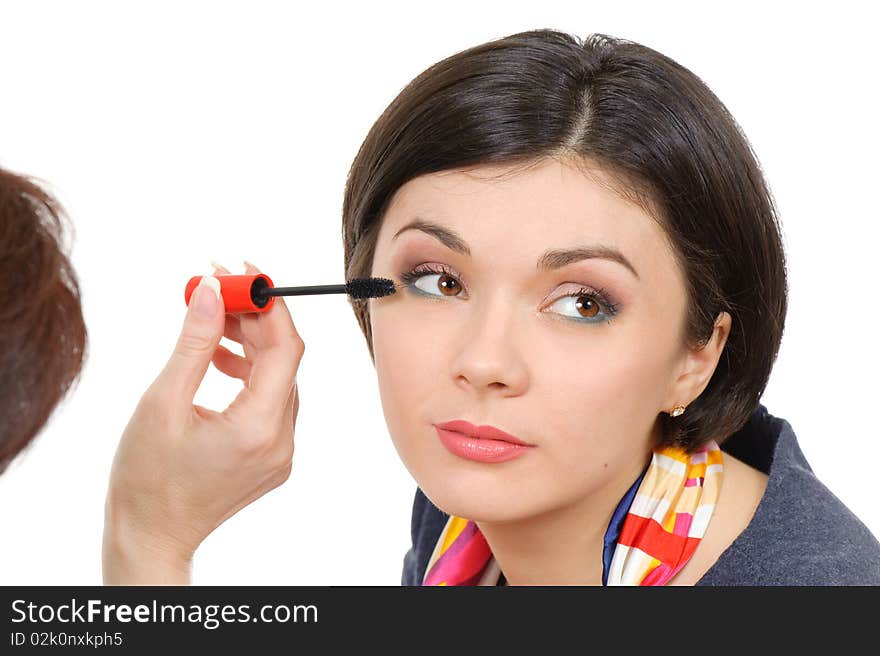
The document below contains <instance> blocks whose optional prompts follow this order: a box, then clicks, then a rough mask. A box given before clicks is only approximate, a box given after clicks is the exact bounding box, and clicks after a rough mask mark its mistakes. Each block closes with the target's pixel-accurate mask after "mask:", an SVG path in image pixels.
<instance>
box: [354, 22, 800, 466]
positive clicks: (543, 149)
mask: <svg viewBox="0 0 880 656" xmlns="http://www.w3.org/2000/svg"><path fill="white" fill-rule="evenodd" d="M547 158H557V159H560V160H563V159H564V160H566V161H571V162H574V163H578V162H586V161H591V162H597V163H598V164H599V166H600V167H601V168H602V169H603V171H604V172H605V173H608V174H610V177H612V178H613V179H614V180H616V182H617V185H616V187H617V189H616V190H617V191H618V192H620V193H621V194H622V195H623V196H625V197H627V198H629V199H630V200H633V201H634V202H636V203H638V204H639V205H640V206H641V207H643V208H644V209H645V211H646V212H647V213H648V214H649V215H650V216H652V218H654V219H655V220H656V221H657V222H658V224H659V225H660V226H661V228H662V229H663V230H664V233H665V234H666V236H667V237H668V239H669V242H670V244H671V245H672V250H673V252H674V255H675V258H676V263H677V264H678V266H679V267H680V269H681V271H682V272H683V274H684V278H685V282H686V285H687V293H688V307H687V310H686V319H685V326H684V338H685V340H686V342H687V343H688V344H691V345H695V346H702V345H705V343H706V341H707V340H708V338H709V337H711V335H712V332H713V328H714V321H715V319H716V318H717V317H718V314H719V312H721V311H722V310H724V311H727V312H728V313H730V315H731V318H732V327H731V331H730V335H729V336H728V339H727V342H726V344H725V347H724V351H723V352H722V355H721V358H720V360H719V362H718V365H717V367H716V368H715V372H714V374H713V376H712V378H711V379H710V381H709V383H708V385H707V386H706V389H704V390H703V392H702V394H700V396H699V397H698V398H696V399H694V400H692V401H691V403H690V404H689V405H688V407H687V411H686V412H685V413H684V414H682V415H680V416H678V417H672V416H671V415H670V414H668V413H666V412H664V413H661V414H660V417H661V426H662V430H663V443H664V444H669V445H679V446H681V447H683V448H685V449H687V450H693V449H695V448H697V447H699V446H700V445H701V444H703V443H705V442H706V441H708V440H709V439H715V440H717V441H718V442H719V443H720V442H722V441H723V440H724V439H726V438H727V437H728V436H730V435H731V434H732V433H734V432H736V431H737V430H739V429H740V428H741V427H742V426H743V425H744V424H745V422H746V421H747V420H748V418H749V417H750V416H751V414H752V412H753V411H754V410H756V408H757V406H758V402H759V400H760V398H761V395H762V393H763V390H764V388H765V386H766V384H767V381H768V378H769V375H770V370H771V368H772V367H773V362H774V360H775V359H776V355H777V352H778V349H779V345H780V341H781V339H782V332H783V327H784V323H785V314H786V307H787V280H786V279H787V276H786V269H785V254H784V252H783V244H782V235H781V229H780V226H779V224H778V221H777V215H776V209H775V206H774V202H773V198H772V196H771V194H770V190H769V188H768V186H767V184H766V182H765V180H764V177H763V175H762V172H761V168H760V166H759V164H758V161H757V157H756V156H755V155H754V153H753V152H752V149H751V146H750V144H749V142H748V140H747V139H746V137H745V135H744V134H743V133H742V131H741V129H740V127H739V125H738V124H737V123H736V121H735V120H734V118H733V117H732V116H731V115H730V113H729V112H728V110H727V108H726V107H725V106H724V104H723V103H722V102H721V101H720V100H719V99H718V98H717V97H716V96H715V94H713V93H712V91H711V90H710V89H709V88H708V87H707V86H706V84H705V83H704V82H703V81H702V80H700V79H699V78H698V77H697V76H696V75H695V74H694V73H692V72H691V71H690V70H688V69H687V68H685V67H684V66H682V65H680V64H678V63H676V62H675V61H673V60H672V59H670V58H669V57H667V56H665V55H663V54H661V53H659V52H657V51H655V50H652V49H651V48H648V47H646V46H643V45H640V44H638V43H635V42H632V41H628V40H625V39H619V38H615V37H611V36H607V35H604V34H592V35H590V36H588V37H587V38H586V39H585V40H582V39H580V38H579V37H577V36H573V35H569V34H566V33H564V32H559V31H556V30H532V31H528V32H521V33H518V34H513V35H510V36H507V37H504V38H501V39H497V40H494V41H489V42H487V43H484V44H481V45H478V46H474V47H472V48H469V49H467V50H464V51H462V52H459V53H456V54H454V55H452V56H450V57H447V58H446V59H444V60H442V61H440V62H438V63H436V64H434V65H433V66H431V67H429V68H428V69H426V70H425V71H424V72H422V73H421V74H419V75H418V76H417V77H416V78H415V79H414V80H412V81H411V82H410V83H409V84H408V85H407V86H406V87H404V89H403V90H402V91H401V92H400V94H399V95H398V96H397V97H396V98H395V99H394V100H393V101H392V102H391V104H390V105H389V106H388V107H387V108H386V109H385V111H384V112H383V113H382V115H381V116H380V117H379V118H378V120H377V121H376V123H375V124H374V125H373V127H372V128H371V129H370V131H369V133H368V134H367V136H366V139H365V140H364V142H363V144H362V145H361V148H360V150H359V151H358V153H357V156H356V157H355V159H354V162H353V163H352V165H351V168H350V170H349V173H348V179H347V181H346V187H345V194H344V198H343V206H342V235H343V242H344V249H345V276H346V280H351V279H352V278H360V277H368V276H369V275H370V273H371V271H372V264H373V254H374V252H375V248H376V239H377V237H378V233H379V227H380V225H381V222H382V217H383V215H384V213H385V211H386V209H387V207H388V206H389V204H390V202H391V200H392V198H393V196H394V194H395V192H396V191H397V190H398V189H399V188H400V187H402V186H403V185H404V184H405V183H406V182H407V181H409V180H411V179H413V178H416V177H418V176H420V175H424V174H428V173H434V172H439V171H445V170H451V169H465V168H468V167H475V166H479V165H481V164H491V165H498V164H510V165H514V166H520V167H522V168H527V166H529V165H530V164H534V163H537V162H540V161H541V160H544V159H547ZM514 228H515V227H514V226H511V229H514ZM348 300H349V302H350V303H351V304H352V307H353V309H354V312H355V316H356V318H357V320H358V323H359V324H360V328H361V330H362V331H363V334H364V336H365V337H366V340H367V346H368V348H369V349H370V357H371V358H373V357H374V356H373V345H372V334H371V333H370V316H369V304H368V303H366V302H364V301H359V300H354V299H351V298H349V299H348Z"/></svg>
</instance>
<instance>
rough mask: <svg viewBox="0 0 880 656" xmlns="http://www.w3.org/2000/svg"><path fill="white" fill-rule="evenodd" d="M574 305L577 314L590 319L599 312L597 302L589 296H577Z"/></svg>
mask: <svg viewBox="0 0 880 656" xmlns="http://www.w3.org/2000/svg"><path fill="white" fill-rule="evenodd" d="M574 306H575V307H576V308H577V311H578V314H579V315H581V316H582V317H584V318H586V319H592V318H593V317H595V316H596V315H597V314H599V304H598V303H596V301H595V300H594V299H592V298H591V297H589V296H578V297H577V302H576V303H575V304H574Z"/></svg>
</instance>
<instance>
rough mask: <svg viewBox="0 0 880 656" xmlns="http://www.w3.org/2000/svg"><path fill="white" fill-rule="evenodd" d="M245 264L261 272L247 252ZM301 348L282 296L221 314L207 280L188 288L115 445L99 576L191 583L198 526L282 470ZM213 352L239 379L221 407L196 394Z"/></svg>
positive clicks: (247, 498) (285, 470)
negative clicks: (159, 361) (238, 348)
mask: <svg viewBox="0 0 880 656" xmlns="http://www.w3.org/2000/svg"><path fill="white" fill-rule="evenodd" d="M215 267H217V265H215ZM246 271H247V273H259V270H258V269H257V268H256V267H254V266H253V265H250V264H248V265H247V268H246ZM217 273H229V272H228V271H227V270H225V269H223V268H222V267H218V268H215V271H214V274H215V275H216V274H217ZM224 335H225V336H226V337H227V338H229V339H231V340H233V341H235V342H238V343H239V344H241V345H242V347H243V348H244V357H242V356H239V355H237V354H235V353H233V352H232V351H230V350H228V349H226V348H225V347H223V346H220V345H219V342H220V338H221V336H224ZM304 350H305V344H304V343H303V341H302V339H301V338H300V336H299V333H297V330H296V327H295V326H294V324H293V320H292V319H291V316H290V313H289V311H288V309H287V306H286V304H285V303H284V301H283V300H282V299H281V298H276V299H275V304H274V306H273V307H272V309H270V310H269V311H267V312H264V313H258V314H240V315H226V313H225V311H224V307H223V299H222V297H221V298H218V297H217V293H215V292H214V291H213V290H212V289H211V287H210V286H208V285H206V284H205V285H200V286H199V287H198V288H197V289H196V290H195V291H194V292H193V296H192V298H191V299H190V304H189V307H188V309H187V313H186V318H185V320H184V324H183V330H182V332H181V334H180V337H179V339H178V341H177V345H176V346H175V348H174V352H173V353H172V354H171V358H170V359H169V360H168V363H167V364H166V365H165V368H164V369H163V370H162V372H161V373H160V374H159V376H158V377H157V378H156V379H155V381H153V383H152V384H151V385H150V387H149V388H148V389H147V391H146V392H145V393H144V395H143V396H142V397H141V399H140V402H139V403H138V406H137V408H136V409H135V411H134V414H133V415H132V417H131V420H130V421H129V423H128V426H126V428H125V431H124V432H123V434H122V438H121V439H120V442H119V446H118V448H117V451H116V456H115V459H114V461H113V467H112V471H111V474H110V483H109V487H108V491H107V501H106V504H105V520H104V543H103V568H104V583H105V584H107V585H110V584H142V583H143V584H166V583H167V584H181V583H189V580H190V571H191V563H192V557H193V554H194V552H195V550H196V547H198V545H199V544H200V543H201V542H202V541H203V540H204V539H205V537H207V536H208V534H209V533H211V531H213V530H214V529H215V528H217V526H219V525H220V524H222V523H223V522H224V521H225V520H226V519H227V518H229V517H231V516H232V515H233V514H235V513H236V512H238V511H239V510H240V509H242V508H244V507H245V506H246V505H248V504H249V503H251V502H252V501H254V500H255V499H258V498H259V497H261V496H263V495H264V494H266V492H268V491H270V490H272V489H274V488H276V487H278V486H279V485H281V484H282V483H283V482H284V481H286V480H287V478H288V477H289V475H290V471H291V466H292V459H293V451H294V428H295V424H296V417H297V414H298V412H299V391H298V388H297V384H296V373H297V370H298V369H299V363H300V361H301V359H302V356H303V352H304ZM210 362H213V363H214V366H215V367H216V368H217V369H219V370H220V371H221V372H223V373H225V374H226V375H228V376H231V377H234V378H239V379H241V380H242V382H243V383H244V388H243V389H242V390H241V392H240V393H239V395H238V396H237V397H236V398H235V400H234V401H233V402H232V403H231V404H230V405H229V407H227V408H226V409H225V410H223V411H222V412H215V411H213V410H209V409H207V408H203V407H201V406H198V405H193V398H194V397H195V394H196V391H197V390H198V387H199V385H200V384H201V381H202V379H203V378H204V376H205V372H206V371H207V368H208V364H209V363H210Z"/></svg>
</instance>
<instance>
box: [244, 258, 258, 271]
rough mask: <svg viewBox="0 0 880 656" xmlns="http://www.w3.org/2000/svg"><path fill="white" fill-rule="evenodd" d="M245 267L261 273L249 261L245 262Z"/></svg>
mask: <svg viewBox="0 0 880 656" xmlns="http://www.w3.org/2000/svg"><path fill="white" fill-rule="evenodd" d="M244 267H245V269H248V268H250V269H257V271H259V269H258V268H257V267H256V266H254V265H253V264H251V263H250V262H248V261H247V260H245V261H244Z"/></svg>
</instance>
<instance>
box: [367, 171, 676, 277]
mask: <svg viewBox="0 0 880 656" xmlns="http://www.w3.org/2000/svg"><path fill="white" fill-rule="evenodd" d="M618 189H620V187H619V185H618V183H617V182H616V181H615V180H614V179H613V178H611V177H610V176H608V175H607V174H606V173H605V172H603V171H602V170H601V169H600V168H599V167H597V166H595V165H593V164H590V163H588V162H586V163H584V164H581V165H579V166H574V165H573V164H569V163H566V162H564V161H560V160H555V159H550V160H545V161H542V162H540V163H536V164H532V165H530V166H528V167H522V166H520V167H511V166H509V165H508V166H498V165H481V166H477V167H472V168H469V169H456V170H451V171H442V172H439V173H431V174H427V175H423V176H419V177H418V178H415V179H413V180H410V181H408V182H407V183H406V184H405V185H403V186H402V187H400V189H398V190H397V193H396V194H395V195H394V197H393V198H392V201H391V203H390V204H389V207H388V209H387V211H386V213H385V217H384V219H383V224H382V226H381V228H380V233H379V243H378V244H377V249H378V250H384V249H387V248H389V247H390V246H392V244H391V240H392V237H393V236H394V235H395V234H396V233H397V231H398V230H400V229H401V228H402V227H403V226H405V225H407V224H408V223H410V222H411V221H413V220H414V219H422V220H428V221H432V222H436V223H441V224H443V225H445V226H448V227H450V228H452V229H454V230H455V232H457V233H458V234H460V235H461V236H462V237H463V238H464V240H465V241H466V242H467V244H468V246H469V247H470V249H471V253H472V255H473V256H475V257H476V256H480V255H487V254H492V255H493V257H497V256H498V255H499V254H502V253H503V254H504V255H505V256H511V257H515V256H516V255H521V256H522V257H524V258H530V259H532V260H534V258H535V256H536V255H537V254H538V253H540V252H543V251H544V250H546V249H547V248H568V247H571V246H575V245H577V246H588V245H593V244H602V245H606V246H611V247H614V248H617V249H618V250H621V251H623V252H624V254H625V255H626V257H627V258H628V259H629V260H630V261H631V262H633V264H634V265H635V266H636V268H637V269H639V270H640V271H641V270H643V269H644V270H646V271H650V270H652V269H653V268H655V267H658V266H666V265H668V264H669V260H670V259H671V257H672V254H671V251H670V250H669V249H668V245H667V244H666V238H665V235H664V233H663V230H662V229H661V227H660V226H659V225H658V224H657V222H656V221H655V219H654V218H653V217H652V216H651V215H650V214H648V213H647V212H646V210H645V209H643V208H642V207H640V206H639V205H638V204H637V203H635V202H634V201H632V200H629V199H627V198H625V197H624V196H623V195H622V194H621V193H619V191H618ZM412 240H419V241H425V242H431V241H432V237H430V236H429V235H427V234H424V233H422V232H420V231H417V230H408V231H405V232H403V233H401V234H400V236H399V237H398V238H397V239H395V240H394V244H393V246H394V247H397V244H398V243H407V242H408V241H412ZM640 265H641V267H640Z"/></svg>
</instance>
